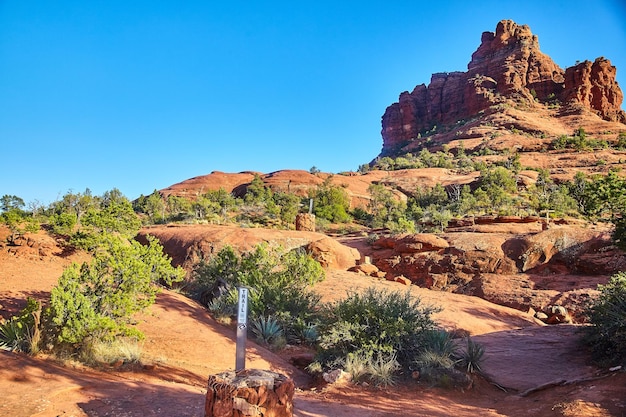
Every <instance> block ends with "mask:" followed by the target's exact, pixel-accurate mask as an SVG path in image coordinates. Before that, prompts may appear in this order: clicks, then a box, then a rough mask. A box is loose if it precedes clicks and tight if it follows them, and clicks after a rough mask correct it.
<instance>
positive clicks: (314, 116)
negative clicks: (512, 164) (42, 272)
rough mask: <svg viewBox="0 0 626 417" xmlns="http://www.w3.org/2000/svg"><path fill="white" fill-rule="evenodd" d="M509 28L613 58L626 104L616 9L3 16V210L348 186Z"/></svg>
mask: <svg viewBox="0 0 626 417" xmlns="http://www.w3.org/2000/svg"><path fill="white" fill-rule="evenodd" d="M502 19H512V20H514V21H515V22H516V23H518V24H527V25H529V26H530V28H531V30H532V32H533V33H534V34H536V35H537V36H538V37H539V44H540V47H541V50H542V52H544V53H546V54H548V55H549V56H551V57H552V59H553V60H554V61H555V62H556V63H557V64H558V65H559V66H560V67H562V68H565V67H568V66H572V65H574V64H575V63H576V61H583V60H585V59H588V60H594V59H595V58H597V57H599V56H604V57H606V58H608V59H610V60H611V62H612V63H613V65H615V66H616V67H617V69H618V82H619V83H620V86H621V87H622V89H625V86H626V6H625V5H624V2H623V1H620V0H612V1H610V0H607V1H604V0H597V1H593V2H590V1H588V0H585V1H579V0H570V1H559V0H557V1H550V0H547V1H546V0H542V1H535V0H527V1H524V2H502V1H478V0H477V1H472V2H467V1H439V2H434V1H416V0H413V1H394V0H387V1H378V0H370V1H358V2H357V1H337V0H335V1H325V0H318V1H290V2H283V1H273V2H269V1H267V2H260V1H257V2H254V1H245V2H244V1H238V0H230V1H220V2H217V1H210V0H205V1H191V0H189V1H160V0H151V1H141V0H135V1H117V0H90V1H85V0H79V1H67V0H58V1H54V2H53V1H37V0H34V1H24V0H0V143H1V144H2V146H1V148H0V149H1V151H0V152H1V155H2V158H1V161H2V168H1V169H0V195H4V194H9V195H17V196H20V197H22V198H23V199H24V200H25V201H26V202H31V201H35V200H37V201H38V202H40V203H43V204H48V203H50V202H52V201H55V200H57V199H59V198H60V197H61V196H62V195H63V194H65V193H67V192H68V191H73V192H83V191H84V190H85V189H86V188H89V189H90V190H91V191H92V192H93V193H94V194H95V195H101V194H102V193H104V192H105V191H107V190H111V189H113V188H118V189H119V190H121V191H122V193H124V194H125V195H126V196H127V197H128V198H130V199H134V198H136V197H138V196H139V195H140V194H150V193H151V192H152V191H153V190H154V189H161V188H164V187H167V186H169V185H171V184H175V183H177V182H180V181H183V180H185V179H188V178H191V177H195V176H198V175H204V174H208V173H210V172H211V171H214V170H217V171H225V172H240V171H259V172H263V173H269V172H273V171H277V170H281V169H304V170H309V169H310V168H311V167H313V166H315V167H317V168H318V169H320V170H322V171H324V172H334V173H337V172H341V171H349V170H356V169H357V168H358V166H359V165H361V164H363V163H367V162H369V161H370V160H372V159H373V158H374V157H376V155H378V153H379V152H380V150H381V147H382V138H381V136H380V129H381V126H380V120H381V116H382V114H383V113H384V111H385V108H386V107H387V106H388V105H390V104H391V103H393V102H395V101H397V99H398V95H399V94H400V93H401V92H402V91H405V90H408V91H410V90H412V89H413V88H414V87H415V85H417V84H422V83H425V84H428V83H429V81H430V76H431V74H432V73H435V72H451V71H465V70H467V64H468V63H469V61H470V59H471V54H472V53H473V52H474V51H475V50H476V48H477V47H478V46H479V44H480V39H481V34H482V32H484V31H494V30H495V27H496V24H497V23H498V21H500V20H502Z"/></svg>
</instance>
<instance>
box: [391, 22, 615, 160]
mask: <svg viewBox="0 0 626 417" xmlns="http://www.w3.org/2000/svg"><path fill="white" fill-rule="evenodd" d="M615 74H616V68H615V67H614V66H612V65H611V62H610V61H609V60H608V59H606V58H604V57H600V58H597V59H596V60H595V61H594V62H590V61H583V62H580V63H578V64H577V65H575V66H573V67H569V68H567V69H565V70H563V69H562V68H560V67H559V66H558V65H557V64H555V63H554V61H552V59H551V58H550V57H549V56H547V55H545V54H544V53H542V52H541V51H540V49H539V41H538V38H537V36H536V35H533V34H532V32H531V30H530V28H529V27H528V26H527V25H518V24H516V23H515V22H513V21H511V20H502V21H500V22H499V23H498V25H497V27H496V31H495V33H494V32H484V33H483V34H482V39H481V44H480V46H479V47H478V49H477V50H476V51H475V52H474V53H473V54H472V59H471V61H470V62H469V64H468V66H467V71H466V72H446V73H437V74H433V75H432V78H431V81H430V84H429V85H428V86H426V85H424V84H420V85H418V86H416V87H415V88H414V89H413V91H412V92H410V93H409V92H408V91H405V92H403V93H401V94H400V98H399V100H398V102H396V103H393V104H392V105H390V106H389V107H387V109H386V111H385V113H384V115H383V117H382V137H383V149H382V152H381V156H397V155H399V154H402V153H404V152H406V151H410V150H411V149H413V148H415V146H416V143H417V144H420V143H421V142H422V141H423V138H424V137H426V136H429V135H430V134H432V133H434V132H435V131H436V130H437V128H441V127H442V126H448V127H449V128H450V127H451V125H455V124H457V125H458V124H459V122H462V121H467V120H468V119H476V118H483V119H488V118H489V115H491V114H493V113H494V112H499V111H500V110H501V109H502V106H513V107H517V108H520V107H525V109H526V111H527V112H533V111H539V110H541V109H542V108H545V107H546V106H547V107H551V106H552V107H553V108H558V112H556V113H555V114H554V115H553V117H556V118H558V117H564V116H567V115H571V114H573V113H582V112H587V113H590V114H592V115H595V116H597V117H598V118H600V119H602V120H605V121H610V122H618V123H626V113H624V111H623V110H622V109H621V104H622V100H623V94H622V91H621V89H620V87H619V85H618V83H617V81H616V80H615ZM498 106H499V107H498ZM452 127H453V126H452Z"/></svg>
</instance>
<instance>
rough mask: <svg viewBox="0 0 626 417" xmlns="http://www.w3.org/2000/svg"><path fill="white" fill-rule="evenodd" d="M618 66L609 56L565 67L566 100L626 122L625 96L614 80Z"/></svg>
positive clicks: (606, 116)
mask: <svg viewBox="0 0 626 417" xmlns="http://www.w3.org/2000/svg"><path fill="white" fill-rule="evenodd" d="M616 72H617V70H616V68H615V67H614V66H612V65H611V62H610V61H609V60H608V59H605V58H603V57H600V58H597V59H596V60H595V62H593V63H591V62H590V61H585V62H581V63H580V64H578V65H576V66H574V67H570V68H568V69H567V70H565V91H564V92H563V93H562V94H561V97H562V98H563V102H566V103H567V102H571V103H579V104H582V105H583V106H585V107H588V108H590V109H592V110H594V111H595V112H596V114H598V115H599V116H600V117H602V118H603V119H605V120H610V121H614V122H621V123H626V114H625V113H624V111H623V110H621V109H620V106H621V104H622V101H623V99H624V95H623V94H622V90H620V88H619V86H618V85H617V81H615V73H616Z"/></svg>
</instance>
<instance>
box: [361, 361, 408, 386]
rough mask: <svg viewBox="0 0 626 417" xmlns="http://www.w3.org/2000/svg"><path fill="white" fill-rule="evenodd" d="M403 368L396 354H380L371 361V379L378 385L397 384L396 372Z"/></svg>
mask: <svg viewBox="0 0 626 417" xmlns="http://www.w3.org/2000/svg"><path fill="white" fill-rule="evenodd" d="M400 369H401V366H400V364H399V363H398V361H397V360H396V355H389V354H387V355H384V354H379V355H377V356H376V357H375V358H372V360H371V361H370V369H369V372H370V380H371V381H372V383H373V384H374V385H376V386H377V387H388V386H390V385H395V383H396V378H395V376H396V372H397V371H399V370H400Z"/></svg>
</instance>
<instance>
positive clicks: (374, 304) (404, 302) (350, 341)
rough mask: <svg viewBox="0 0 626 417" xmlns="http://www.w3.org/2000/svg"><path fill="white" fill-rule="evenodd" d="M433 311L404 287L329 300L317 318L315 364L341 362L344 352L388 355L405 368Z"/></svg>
mask: <svg viewBox="0 0 626 417" xmlns="http://www.w3.org/2000/svg"><path fill="white" fill-rule="evenodd" d="M436 311H437V309H435V308H433V307H425V306H422V305H421V301H420V299H419V298H413V297H411V295H410V293H408V292H406V293H404V294H403V293H400V292H387V291H384V290H382V291H381V290H377V289H375V288H369V289H367V290H365V291H364V292H363V293H352V294H349V295H348V297H347V298H345V299H342V300H339V301H337V302H335V303H332V304H328V305H326V306H325V307H324V309H323V312H322V320H321V323H320V329H319V332H320V339H319V350H318V354H317V357H316V362H317V368H318V369H332V368H335V367H343V366H345V364H346V360H347V358H348V355H349V354H352V355H356V357H357V358H372V359H373V360H376V361H377V360H379V359H380V360H383V359H384V358H386V359H389V358H390V357H391V356H393V357H394V358H395V359H394V360H397V362H398V363H399V366H400V367H402V368H408V367H409V366H410V364H411V361H412V359H413V358H414V357H415V354H416V353H417V351H419V349H420V346H421V345H422V343H423V335H424V333H425V332H426V331H428V330H431V329H433V328H434V326H435V323H434V322H433V321H432V319H431V318H430V316H431V314H432V313H434V312H436Z"/></svg>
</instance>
